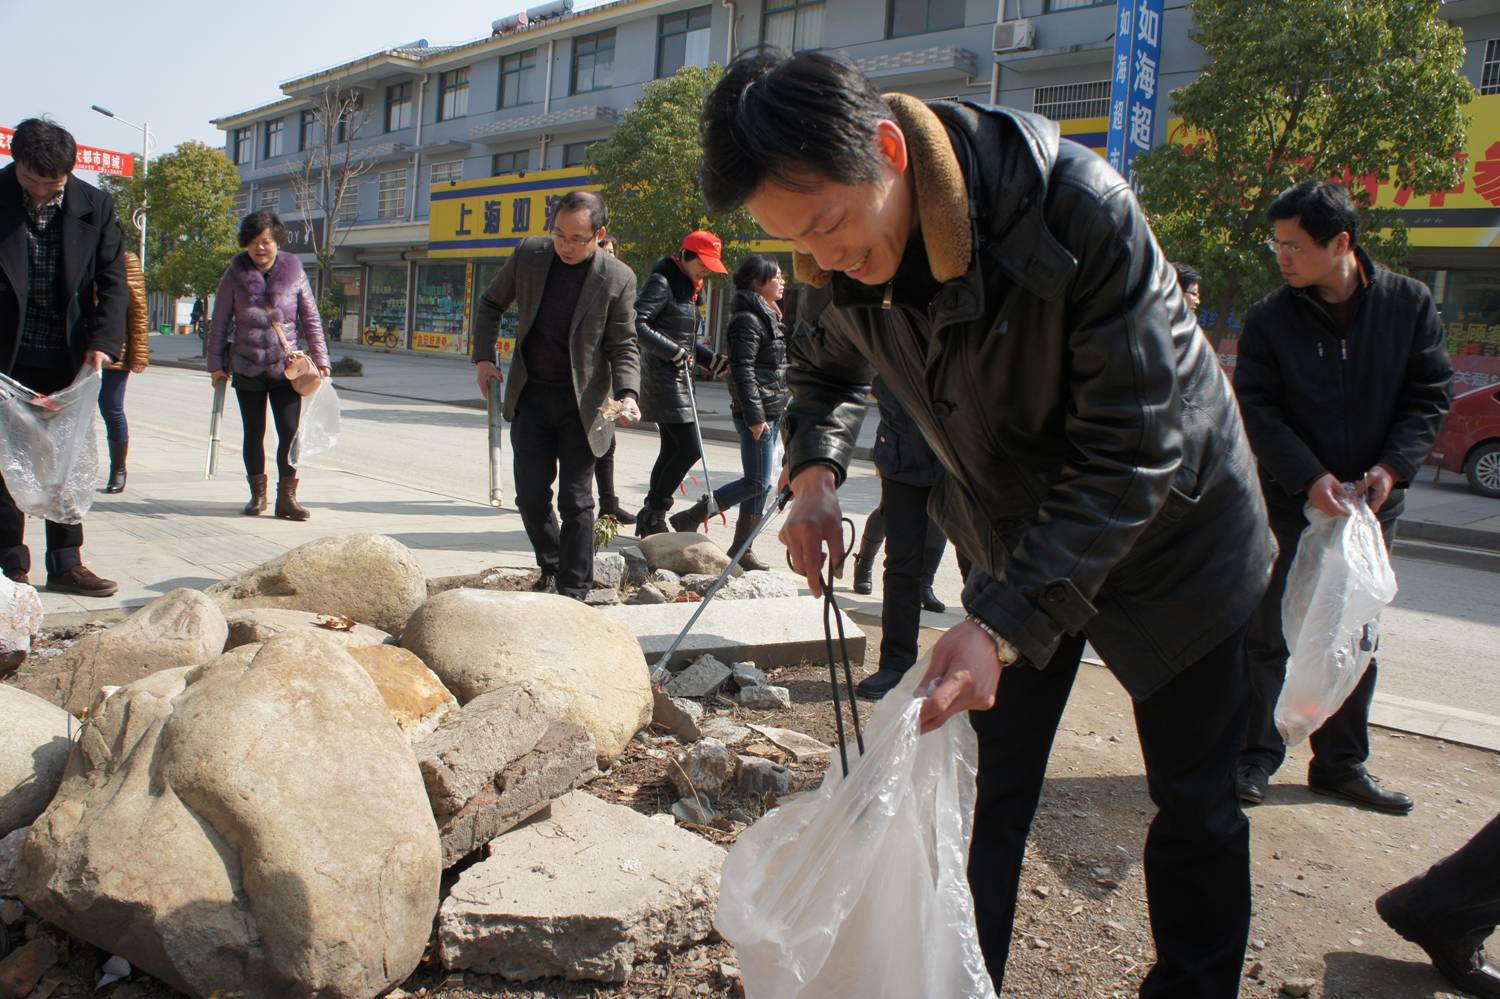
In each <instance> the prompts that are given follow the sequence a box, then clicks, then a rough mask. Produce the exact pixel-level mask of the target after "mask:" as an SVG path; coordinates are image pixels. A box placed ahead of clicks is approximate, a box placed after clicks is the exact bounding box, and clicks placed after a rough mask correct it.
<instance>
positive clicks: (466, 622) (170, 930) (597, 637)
mask: <svg viewBox="0 0 1500 999" xmlns="http://www.w3.org/2000/svg"><path fill="white" fill-rule="evenodd" d="M701 537H702V536H701V535H700V536H699V538H700V539H701ZM695 543H697V542H695ZM685 547H691V546H685ZM700 557H701V555H700ZM720 557H721V558H722V557H723V556H722V553H720ZM619 558H620V563H621V564H620V565H618V566H617V567H618V568H619V569H620V574H621V575H620V578H621V583H622V585H623V584H624V581H625V579H626V578H627V574H628V573H630V572H636V573H637V574H638V573H639V572H640V571H642V569H649V562H647V565H646V566H644V567H634V568H633V567H632V566H631V564H630V560H629V559H628V558H627V556H625V555H619ZM642 560H645V556H644V555H643V556H642ZM650 571H653V572H654V571H655V570H650ZM700 574H701V573H700ZM744 665H745V664H736V666H728V667H722V668H723V669H724V670H726V671H727V672H726V676H725V678H724V679H723V680H722V681H721V682H720V683H719V684H718V685H717V686H716V687H715V688H714V689H713V691H712V694H713V696H714V697H718V696H721V694H729V695H732V696H733V697H735V698H744V697H745V696H746V693H747V692H748V691H751V690H756V689H774V688H768V687H767V685H766V684H765V682H764V681H765V677H764V675H763V674H760V675H759V676H758V678H757V674H758V672H759V671H757V670H754V667H753V666H750V667H748V668H743V667H744ZM19 684H20V685H19V688H18V687H16V686H10V685H3V686H0V895H5V894H8V893H13V894H15V895H18V896H19V897H20V898H21V899H22V900H24V901H25V903H26V905H27V906H28V907H29V908H30V909H32V910H33V911H35V912H37V913H39V914H41V915H42V916H43V917H45V918H46V919H48V920H49V921H51V922H53V923H55V924H56V925H57V926H59V927H61V928H62V929H64V930H66V931H67V932H69V933H71V934H73V935H74V936H76V937H79V938H81V939H83V940H86V941H88V942H90V943H93V944H95V945H97V946H99V947H101V948H104V949H106V950H108V951H110V952H112V953H116V954H119V955H121V956H122V957H124V958H126V959H128V960H129V961H130V962H131V964H133V965H135V966H136V967H139V968H141V969H143V970H145V971H147V972H149V973H150V974H152V975H154V976H155V977H157V978H159V979H161V980H163V981H165V982H168V983H170V984H171V985H173V986H174V987H176V988H178V989H181V990H183V991H185V992H187V993H189V994H192V995H201V996H207V995H212V994H213V993H214V992H215V991H219V992H221V994H222V993H224V992H225V991H226V990H234V991H236V992H238V993H240V994H245V995H276V996H294V995H313V994H317V995H328V996H374V995H377V994H380V993H382V992H384V991H385V990H387V989H389V988H390V987H391V986H393V985H395V984H397V983H399V982H401V981H402V980H404V979H405V978H406V977H407V976H408V975H410V974H411V972H412V971H413V970H414V969H415V967H416V965H417V962H418V961H419V960H420V958H421V956H422V953H423V950H424V948H425V947H426V946H427V944H428V941H429V938H430V934H431V930H432V926H433V921H434V918H435V917H436V919H437V926H438V940H439V947H438V952H439V953H440V955H441V957H442V960H443V961H444V963H445V964H447V965H448V966H449V967H451V968H465V969H471V970H479V971H487V972H491V973H499V974H503V975H507V976H510V977H513V978H519V979H526V978H533V977H536V976H539V975H562V976H565V977H569V978H600V979H605V980H611V981H623V980H625V979H626V978H627V977H628V976H629V974H630V969H631V967H632V966H633V964H634V962H635V961H636V960H637V959H638V958H640V957H642V956H645V955H649V954H652V953H655V952H657V951H659V950H661V949H663V948H671V947H678V946H684V945H687V944H690V943H693V942H696V941H698V940H701V939H703V938H704V937H705V936H706V935H707V934H708V932H709V931H710V929H711V923H712V916H713V903H714V898H715V896H716V890H717V883H718V872H719V866H720V864H721V863H722V860H723V855H724V854H723V850H722V848H720V847H718V846H715V845H714V844H712V843H709V842H706V841H705V840H704V839H702V838H701V837H698V836H695V835H693V834H692V833H690V832H688V831H686V830H681V829H678V828H676V826H675V824H674V823H673V822H672V821H671V818H670V816H658V817H655V818H651V817H646V816H642V815H640V814H639V813H637V812H635V811H633V810H631V809H629V808H626V807H624V806H622V805H615V804H610V803H607V802H603V801H599V800H597V799H595V798H593V797H591V796H587V795H583V794H580V793H578V792H577V791H576V790H575V789H576V788H578V787H580V786H581V785H582V784H584V783H586V782H587V781H589V780H590V779H591V778H593V777H594V776H596V775H597V774H598V772H599V771H598V769H597V768H600V767H607V766H609V765H610V764H611V763H612V761H614V760H615V759H616V758H617V757H618V756H619V754H620V753H621V752H622V751H623V750H624V749H625V748H626V747H627V746H628V745H630V743H631V740H632V739H633V738H635V737H636V736H637V734H638V733H639V732H641V730H643V729H646V728H647V727H648V726H650V724H651V723H652V720H653V717H654V716H655V702H656V700H657V696H656V695H654V693H653V691H652V689H651V686H650V683H649V680H648V670H647V666H646V663H645V661H644V660H643V658H642V649H641V646H640V644H639V643H638V642H637V639H636V637H635V635H634V634H633V633H632V631H631V630H630V628H628V627H626V626H625V625H624V624H622V623H621V622H619V621H617V620H614V619H612V618H610V617H608V616H606V615H605V614H603V613H602V612H600V611H598V610H595V609H593V608H590V607H587V606H584V605H582V604H580V603H578V602H576V601H572V600H569V599H567V598H564V597H558V596H553V595H548V594H534V593H530V592H500V591H497V590H475V589H466V588H456V589H446V590H444V591H442V592H437V593H435V595H431V596H429V590H428V581H427V580H425V579H424V578H423V577H422V575H421V573H420V570H419V567H418V564H417V562H416V560H415V558H414V557H413V556H412V555H411V553H410V552H409V551H407V550H406V549H405V548H404V547H403V546H401V545H400V544H398V543H397V542H395V541H393V540H392V539H390V538H385V537H380V536H372V535H358V536H345V537H338V538H325V539H322V540H319V541H314V542H311V543H309V544H306V545H303V546H301V547H300V548H296V549H293V550H291V551H289V552H287V553H286V554H285V555H283V556H281V557H279V558H277V559H275V560H273V561H271V562H269V563H267V564H265V565H262V566H260V567H258V568H256V569H254V570H251V571H250V572H247V573H244V574H243V575H241V576H239V577H237V578H235V579H232V580H228V581H226V582H224V583H221V584H219V585H217V586H214V587H212V588H211V589H210V590H209V591H207V592H206V593H198V592H195V591H191V590H176V591H173V592H172V593H169V594H167V595H165V596H163V597H161V598H160V599H158V600H157V601H155V602H153V603H152V604H149V605H147V606H146V607H144V608H142V609H140V610H139V611H137V612H136V613H135V614H134V615H132V616H131V617H130V618H128V619H126V620H125V621H124V622H122V623H120V624H118V625H115V626H114V627H111V628H109V629H107V630H104V631H101V632H98V633H95V634H91V635H88V636H86V637H85V638H84V639H83V640H82V641H79V642H78V643H76V644H75V645H74V646H73V647H72V648H71V649H69V650H67V651H66V652H64V653H63V654H62V655H59V656H56V657H54V658H52V659H50V660H48V661H47V662H45V663H41V664H39V665H36V666H35V667H33V668H31V669H29V670H27V671H24V672H23V673H22V674H21V676H20V677H19ZM662 696H666V698H667V701H668V703H672V699H671V697H670V695H662ZM684 703H687V702H684ZM77 715H84V716H86V718H87V721H86V722H85V723H82V724H80V722H79V721H78V719H77V717H76V716H77ZM695 738H696V736H695ZM745 769H746V766H745V764H744V763H743V762H737V763H736V766H735V774H734V776H733V777H732V778H730V779H732V780H736V781H737V780H740V779H741V778H740V776H739V775H740V773H741V772H743V771H744V770H745ZM747 779H748V778H747ZM708 783H710V782H705V789H704V790H705V791H708V790H710V789H709V788H708V787H707V784H708ZM775 786H777V785H775V783H774V781H773V782H772V787H773V789H774V787H775ZM710 797H711V795H710ZM585 846H587V849H585ZM7 857H10V858H12V864H13V868H14V870H13V873H10V869H9V868H8V867H7V866H6V858H7ZM464 864H468V866H467V868H466V869H465V868H463V867H462V866H461V865H464ZM447 868H455V869H456V871H457V872H458V876H457V878H456V881H455V882H454V883H453V887H452V889H451V890H450V891H449V892H448V893H447V895H446V898H445V897H444V894H443V892H442V889H441V885H442V883H443V882H444V880H445V879H444V877H443V871H444V870H445V869H447ZM449 880H452V877H451V876H450V878H449Z"/></svg>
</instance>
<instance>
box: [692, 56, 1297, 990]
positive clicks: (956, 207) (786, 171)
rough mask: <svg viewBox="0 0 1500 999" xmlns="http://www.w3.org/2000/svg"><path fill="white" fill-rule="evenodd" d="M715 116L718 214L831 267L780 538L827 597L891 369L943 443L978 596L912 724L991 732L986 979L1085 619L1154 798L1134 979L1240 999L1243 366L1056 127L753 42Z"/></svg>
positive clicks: (1248, 563) (1253, 495)
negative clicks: (964, 716)
mask: <svg viewBox="0 0 1500 999" xmlns="http://www.w3.org/2000/svg"><path fill="white" fill-rule="evenodd" d="M702 127H703V144H704V164H703V182H704V193H705V195H706V197H707V200H708V205H709V208H710V210H712V211H718V210H722V209H725V208H728V207H729V206H731V205H734V204H737V203H743V204H745V205H746V207H747V208H748V209H749V210H750V212H751V214H752V215H754V216H755V218H756V219H757V221H758V222H760V224H761V225H762V227H763V228H764V229H765V230H766V232H767V233H769V234H770V235H771V236H772V237H774V238H781V239H789V240H791V241H792V246H793V248H794V250H796V251H797V253H798V257H797V260H796V263H797V267H798V272H799V276H800V277H802V278H803V279H804V280H806V281H807V282H809V283H810V284H812V285H813V290H811V291H809V293H808V295H807V302H806V303H805V306H804V321H803V322H802V323H801V324H799V325H800V329H801V333H800V335H797V336H794V337H793V341H792V366H791V368H790V369H789V370H788V372H787V382H788V384H789V385H790V387H791V390H792V403H791V405H790V406H789V407H788V410H787V417H786V419H787V421H788V424H789V429H790V438H789V442H788V445H787V452H788V464H789V466H790V474H791V487H792V491H793V494H794V496H795V501H794V503H793V505H792V507H791V509H790V510H789V511H788V514H787V522H786V525H785V527H784V529H783V531H782V538H783V539H784V540H785V541H786V543H787V546H788V551H789V553H790V555H791V557H792V560H793V564H794V567H795V568H796V570H797V571H798V572H800V573H803V574H805V575H806V576H807V578H808V584H809V586H810V588H811V589H812V591H813V592H814V593H815V594H816V593H820V592H821V590H822V587H821V584H820V583H819V581H818V575H819V572H820V571H821V568H822V565H823V562H824V560H825V558H826V559H828V560H830V561H831V563H832V566H833V569H834V574H835V575H840V574H841V572H842V568H841V563H842V561H843V557H844V554H845V553H844V552H843V550H842V549H843V542H842V538H841V534H842V531H841V525H840V516H841V513H840V508H839V502H838V495H837V492H836V488H837V486H838V484H839V483H840V482H842V480H843V478H844V475H845V470H846V469H847V467H848V462H849V459H850V457H851V454H852V452H853V449H854V444H855V439H856V434H857V431H858V428H859V424H860V421H861V419H862V418H863V414H864V400H865V395H866V393H867V391H868V389H869V383H870V377H871V374H872V373H879V375H880V376H881V378H882V379H883V380H884V381H885V383H886V385H887V386H888V387H889V389H890V392H891V394H892V395H893V396H894V397H895V399H896V400H897V401H898V402H899V403H900V404H901V406H902V408H903V409H905V410H906V412H907V413H908V414H909V415H910V416H911V418H912V419H913V420H914V421H915V422H916V423H917V425H918V426H919V427H920V428H921V431H922V435H923V436H924V437H925V438H926V439H927V442H928V443H929V444H930V445H931V446H932V449H933V452H934V453H935V454H936V455H937V456H938V460H939V461H940V462H941V463H942V466H943V470H942V474H940V475H939V476H938V478H937V482H936V484H935V485H934V486H933V491H932V497H931V500H930V504H929V508H930V510H931V512H932V514H933V517H934V519H936V520H937V522H938V524H939V525H940V526H941V527H942V528H943V532H944V533H945V534H946V535H947V536H948V537H949V538H950V539H952V540H953V542H954V544H955V545H956V546H957V547H958V549H959V550H960V551H961V552H962V553H963V554H964V555H966V556H967V557H968V558H969V559H970V560H971V561H972V563H973V568H972V569H971V570H970V572H969V575H968V580H967V585H966V587H965V589H964V594H963V605H964V609H965V611H967V613H968V617H967V619H966V620H965V621H964V622H962V623H960V624H957V625H955V626H954V627H953V628H951V629H949V631H948V633H947V634H946V635H945V636H944V637H943V638H942V639H941V640H940V641H939V642H938V644H937V645H936V646H935V647H934V649H933V653H932V665H931V667H930V668H929V670H928V673H927V676H926V677H924V678H923V680H922V682H921V683H920V684H919V688H918V689H920V690H924V691H930V692H929V693H928V694H927V696H926V698H925V702H924V704H923V707H922V719H923V725H924V728H925V729H927V730H929V731H930V730H931V729H933V728H935V727H937V726H938V725H941V724H943V723H944V722H946V721H947V720H948V719H950V718H952V717H953V716H954V715H956V714H958V713H959V712H962V711H969V712H971V713H970V715H969V719H968V720H969V721H970V722H971V723H972V724H973V726H974V727H975V729H976V730H977V732H978V737H979V775H978V795H977V802H976V807H975V816H974V826H973V848H972V850H971V852H970V856H969V883H970V886H971V888H972V890H973V894H974V900H975V914H976V917H977V921H978V930H979V937H980V944H981V946H982V947H983V950H984V956H985V961H986V963H987V965H988V966H989V969H990V972H991V977H992V978H993V979H994V980H995V985H996V986H997V988H998V987H999V986H1000V985H1001V979H1002V977H1003V974H1004V969H1005V960H1006V955H1007V952H1008V950H1009V946H1010V936H1011V924H1012V920H1013V917H1014V913H1015V907H1016V888H1017V885H1018V883H1019V878H1020V869H1021V862H1022V858H1023V855H1024V853H1025V845H1026V837H1027V833H1028V831H1029V829H1030V826H1031V819H1032V816H1033V814H1034V812H1035V810H1036V805H1037V799H1038V797H1039V796H1040V794H1041V790H1042V784H1043V780H1044V778H1045V775H1046V765H1047V757H1048V754H1049V752H1050V750H1051V746H1052V739H1053V736H1054V734H1055V732H1056V729H1057V725H1058V722H1059V720H1060V719H1061V717H1062V712H1063V708H1064V706H1065V705H1066V703H1067V699H1068V692H1069V690H1070V689H1071V687H1072V685H1073V680H1074V677H1075V675H1076V673H1077V670H1078V663H1079V659H1080V656H1081V654H1082V651H1083V644H1084V640H1085V638H1087V639H1088V640H1089V641H1091V642H1092V643H1093V646H1094V647H1095V648H1096V649H1097V650H1098V651H1099V653H1100V654H1101V655H1102V656H1103V658H1104V659H1105V661H1106V662H1107V663H1108V664H1109V667H1110V669H1111V670H1112V671H1113V672H1114V673H1115V675H1116V676H1117V677H1118V678H1119V680H1120V682H1121V683H1122V684H1123V685H1124V687H1125V688H1126V689H1127V690H1128V691H1129V693H1130V694H1131V696H1132V698H1133V699H1134V702H1135V716H1136V724H1137V729H1138V731H1139V733H1140V741H1141V750H1142V754H1143V756H1144V758H1145V763H1146V777H1147V784H1148V786H1149V788H1150V791H1151V797H1152V800H1153V801H1154V802H1155V803H1156V805H1157V808H1158V812H1157V814H1156V817H1155V818H1154V819H1153V821H1152V823H1151V831H1150V833H1149V835H1148V836H1147V841H1146V849H1145V868H1146V883H1147V885H1148V886H1149V892H1150V910H1151V921H1152V930H1153V933H1154V935H1155V938H1156V950H1157V962H1156V965H1155V967H1154V968H1152V970H1151V972H1150V973H1149V974H1148V975H1147V977H1146V981H1145V983H1144V984H1143V985H1142V995H1143V996H1147V997H1152V999H1162V997H1167V996H1173V997H1184V999H1186V997H1193V999H1205V997H1212V999H1218V997H1226V996H1233V995H1235V994H1236V993H1237V992H1238V990H1239V981H1240V974H1241V970H1242V962H1243V957H1244V948H1245V940H1246V936H1247V934H1248V929H1249V920H1250V855H1249V829H1248V824H1247V823H1246V821H1245V817H1244V815H1243V813H1242V812H1241V811H1240V808H1239V801H1238V799H1237V797H1236V795H1235V783H1234V763H1235V754H1236V752H1237V749H1238V746H1239V744H1240V742H1241V740H1242V739H1243V737H1244V727H1245V689H1246V688H1245V669H1244V657H1243V653H1242V638H1243V634H1244V629H1245V626H1246V624H1247V622H1248V620H1249V617H1250V614H1251V611H1253V610H1254V608H1255V606H1256V604H1257V603H1258V602H1259V600H1260V594H1261V591H1262V590H1263V589H1264V587H1265V583H1266V579H1267V577H1268V576H1269V574H1270V569H1271V561H1272V543H1271V537H1270V532H1269V530H1268V529H1267V527H1266V517H1265V507H1264V503H1263V501H1262V500H1261V497H1260V490H1259V489H1258V488H1257V486H1256V483H1255V479H1254V457H1253V456H1252V455H1251V453H1250V447H1249V444H1248V443H1247V442H1246V440H1245V437H1244V434H1243V432H1242V430H1241V428H1240V421H1239V415H1238V413H1237V412H1236V410H1235V404H1234V397H1233V393H1232V391H1231V389H1230V387H1229V383H1228V379H1227V378H1225V376H1224V374H1223V372H1222V371H1221V370H1220V368H1219V365H1218V361H1217V359H1216V358H1215V356H1214V352H1213V350H1212V348H1211V347H1210V346H1209V344H1208V341H1207V340H1206V339H1204V337H1203V336H1202V335H1201V334H1200V333H1199V332H1198V327H1197V323H1196V322H1195V321H1194V319H1193V316H1192V315H1191V314H1190V313H1189V312H1188V310H1187V307H1186V306H1185V304H1184V302H1183V299H1182V294H1181V292H1180V291H1179V290H1178V287H1177V278H1176V275H1175V274H1174V273H1173V271H1172V267H1171V264H1170V263H1169V262H1168V261H1167V259H1166V258H1165V256H1163V254H1162V252H1161V248H1160V247H1159V246H1158V245H1157V243H1156V240H1155V238H1154V237H1153V236H1152V234H1151V229H1150V226H1149V225H1148V224H1147V222H1146V219H1145V216H1144V215H1143V214H1142V212H1141V209H1140V206H1139V205H1138V204H1137V202H1136V199H1135V196H1134V194H1133V193H1132V192H1131V190H1130V187H1129V185H1128V184H1126V183H1125V182H1124V181H1123V180H1122V179H1121V178H1120V176H1119V175H1118V174H1116V173H1115V172H1114V171H1113V170H1111V169H1110V168H1109V166H1108V164H1106V163H1105V162H1104V160H1103V159H1101V158H1100V157H1099V156H1097V155H1095V154H1094V153H1092V152H1091V151H1089V150H1088V149H1086V148H1084V147H1083V146H1080V145H1078V144H1077V143H1074V142H1071V141H1068V140H1065V139H1062V138H1061V136H1060V135H1059V132H1058V127H1057V125H1056V123H1055V122H1052V121H1048V120H1047V119H1045V118H1042V117H1040V116H1037V115H1032V114H1027V113H1024V112H1017V111H1010V110H1006V109H1003V108H991V107H983V106H979V105H976V104H971V103H953V102H946V101H936V102H933V103H932V104H931V105H927V104H924V103H922V102H921V101H918V100H915V99H913V98H911V97H906V96H904V95H900V94H890V95H886V96H884V97H883V96H882V95H881V94H880V93H879V92H878V91H876V90H875V89H874V87H873V86H872V85H871V84H870V82H869V80H867V79H866V78H865V77H864V76H863V75H862V74H861V73H860V72H859V70H858V69H856V68H855V67H854V66H853V64H852V63H850V62H848V61H847V60H845V59H843V58H842V57H839V56H836V55H833V54H830V53H821V52H802V53H799V54H797V55H795V56H787V55H785V54H781V53H774V52H771V53H755V54H751V55H747V56H744V57H742V58H741V59H739V60H736V62H735V63H734V64H733V65H731V66H730V67H729V69H728V70H727V71H726V72H725V75H724V77H723V78H722V79H721V80H720V82H719V83H718V85H717V86H716V87H715V89H714V91H713V93H712V94H711V95H710V96H709V98H708V101H707V102H706V104H705V107H704V120H703V126H702ZM825 548H826V555H825V552H824V549H825Z"/></svg>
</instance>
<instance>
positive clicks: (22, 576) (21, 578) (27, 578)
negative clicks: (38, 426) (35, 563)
mask: <svg viewBox="0 0 1500 999" xmlns="http://www.w3.org/2000/svg"><path fill="white" fill-rule="evenodd" d="M5 578H6V579H8V580H10V581H11V582H12V583H25V584H27V585H30V584H31V574H30V573H28V572H27V571H26V570H25V569H6V570H5Z"/></svg>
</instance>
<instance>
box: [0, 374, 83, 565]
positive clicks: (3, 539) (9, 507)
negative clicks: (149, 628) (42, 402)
mask: <svg viewBox="0 0 1500 999" xmlns="http://www.w3.org/2000/svg"><path fill="white" fill-rule="evenodd" d="M77 374H78V372H76V371H74V370H73V369H72V367H71V363H70V362H69V361H67V359H66V358H64V359H63V361H62V362H61V363H60V364H57V365H49V366H47V367H41V368H38V367H30V366H27V365H24V364H17V365H16V367H15V369H14V370H13V371H11V373H10V376H11V377H12V378H14V379H15V380H16V381H18V382H20V383H21V384H22V385H25V386H26V387H27V388H30V389H35V390H36V391H38V392H43V393H47V392H57V391H59V390H61V389H65V388H67V387H68V386H69V385H71V384H73V379H74V377H75V376H76V375H77ZM45 533H46V538H47V557H46V563H47V571H48V572H49V573H53V572H66V571H67V570H69V569H72V568H74V567H75V566H78V565H81V564H82V562H83V552H82V549H83V525H82V524H55V523H53V522H52V521H50V520H49V521H47V527H46V532H45ZM5 569H20V570H21V571H22V572H30V571H31V550H30V549H29V548H27V547H26V514H24V513H22V512H21V508H20V507H18V506H16V501H15V499H14V498H13V497H12V496H11V494H10V490H9V489H7V488H6V487H5V480H4V477H3V476H0V570H5Z"/></svg>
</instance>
